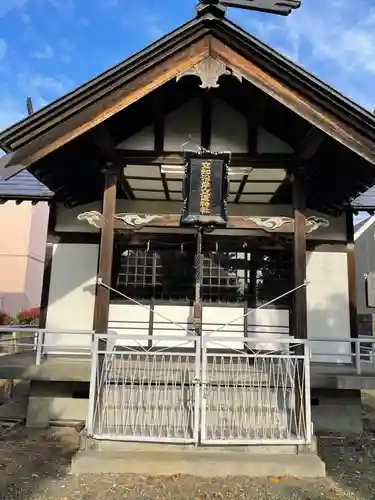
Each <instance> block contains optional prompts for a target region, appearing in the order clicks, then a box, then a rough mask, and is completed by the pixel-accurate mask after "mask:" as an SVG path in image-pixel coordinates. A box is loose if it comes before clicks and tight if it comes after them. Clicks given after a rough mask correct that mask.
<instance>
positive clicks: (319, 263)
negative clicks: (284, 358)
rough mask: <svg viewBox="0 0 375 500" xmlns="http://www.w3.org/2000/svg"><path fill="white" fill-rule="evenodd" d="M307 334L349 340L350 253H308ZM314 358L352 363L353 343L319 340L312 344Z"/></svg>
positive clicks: (311, 338)
mask: <svg viewBox="0 0 375 500" xmlns="http://www.w3.org/2000/svg"><path fill="white" fill-rule="evenodd" d="M306 275H307V279H308V280H309V284H308V286H307V334H308V338H309V339H310V340H313V339H314V338H325V339H349V338H350V317H349V285H348V268H347V255H346V253H339V252H308V254H307V269H306ZM311 348H312V360H313V361H317V362H331V363H349V362H351V356H350V353H351V346H350V343H347V342H343V343H340V342H338V343H334V342H325V341H316V342H312V343H311Z"/></svg>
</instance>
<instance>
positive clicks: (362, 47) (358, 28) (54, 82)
mask: <svg viewBox="0 0 375 500" xmlns="http://www.w3.org/2000/svg"><path fill="white" fill-rule="evenodd" d="M302 3H303V6H302V7H301V9H299V10H298V11H295V12H294V13H292V15H291V16H290V17H287V18H283V17H278V16H274V15H269V14H260V13H255V12H244V11H239V10H231V11H230V12H229V17H230V18H231V19H232V20H233V21H235V22H236V23H238V24H240V25H241V26H242V27H243V28H245V29H246V30H248V31H249V32H250V33H252V34H253V35H255V36H257V37H258V38H260V39H262V40H263V41H265V42H266V43H268V44H269V45H271V46H272V47H273V48H275V49H276V50H279V51H280V52H281V53H282V54H284V55H285V56H287V57H289V58H290V59H292V60H294V61H296V62H297V63H298V64H300V65H302V66H303V67H305V68H307V69H308V70H309V71H311V72H313V73H314V74H316V75H317V76H318V77H320V78H321V79H323V80H325V81H326V82H327V83H329V84H331V85H332V86H334V87H335V88H337V89H338V90H340V91H341V92H342V93H344V94H346V95H347V96H348V97H350V98H352V99H353V100H355V101H357V102H358V103H360V104H361V105H363V106H364V107H366V108H368V109H374V108H375V85H374V79H375V5H374V6H372V5H373V4H372V2H371V0H302ZM194 4H195V1H194V0H0V129H3V128H5V127H6V126H8V125H10V124H11V123H13V122H15V121H17V120H19V119H21V118H23V117H24V115H25V112H26V106H25V100H26V97H27V96H29V95H30V96H31V97H32V99H33V103H34V108H35V109H39V108H40V107H42V106H43V105H45V104H47V103H48V102H50V101H52V100H54V99H56V98H57V97H60V96H61V95H63V94H65V93H66V92H68V91H69V90H71V89H73V88H75V87H77V86H79V85H81V84H83V83H84V82H85V81H87V80H88V79H89V78H92V77H94V76H96V75H97V74H99V73H100V72H102V71H104V70H105V69H107V68H108V67H110V66H112V65H113V64H115V63H117V62H119V61H121V60H123V59H125V58H126V57H128V56H129V55H131V54H132V53H133V52H135V51H138V50H140V49H141V48H143V47H144V46H145V45H147V44H149V43H150V42H152V41H153V40H155V39H156V38H159V37H160V36H161V35H163V34H165V33H167V32H168V31H170V30H172V29H173V28H175V27H177V26H178V25H179V24H181V23H183V22H185V21H186V20H188V19H189V18H190V17H191V16H192V15H193V13H194Z"/></svg>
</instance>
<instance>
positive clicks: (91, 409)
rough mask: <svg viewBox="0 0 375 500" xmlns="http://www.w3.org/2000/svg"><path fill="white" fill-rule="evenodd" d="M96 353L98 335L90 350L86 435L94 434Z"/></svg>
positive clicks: (97, 349) (95, 336)
mask: <svg viewBox="0 0 375 500" xmlns="http://www.w3.org/2000/svg"><path fill="white" fill-rule="evenodd" d="M98 351H99V335H94V338H93V343H92V350H91V353H92V355H91V372H90V391H89V404H88V409H87V420H86V428H87V435H88V436H92V435H93V434H94V418H95V404H96V393H97V369H98V361H99V360H98Z"/></svg>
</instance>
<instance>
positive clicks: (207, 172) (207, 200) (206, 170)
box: [199, 161, 212, 214]
mask: <svg viewBox="0 0 375 500" xmlns="http://www.w3.org/2000/svg"><path fill="white" fill-rule="evenodd" d="M211 180H212V172H211V163H210V162H209V161H204V162H203V163H202V165H201V198H200V203H199V210H200V213H201V214H209V213H210V208H211Z"/></svg>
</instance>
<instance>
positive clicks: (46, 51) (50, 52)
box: [31, 43, 55, 59]
mask: <svg viewBox="0 0 375 500" xmlns="http://www.w3.org/2000/svg"><path fill="white" fill-rule="evenodd" d="M31 55H32V57H34V58H35V59H52V58H53V57H54V55H55V51H54V49H53V47H52V46H51V45H49V44H48V43H46V44H45V45H44V46H43V47H41V48H40V49H39V50H35V51H34V52H32V54H31Z"/></svg>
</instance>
